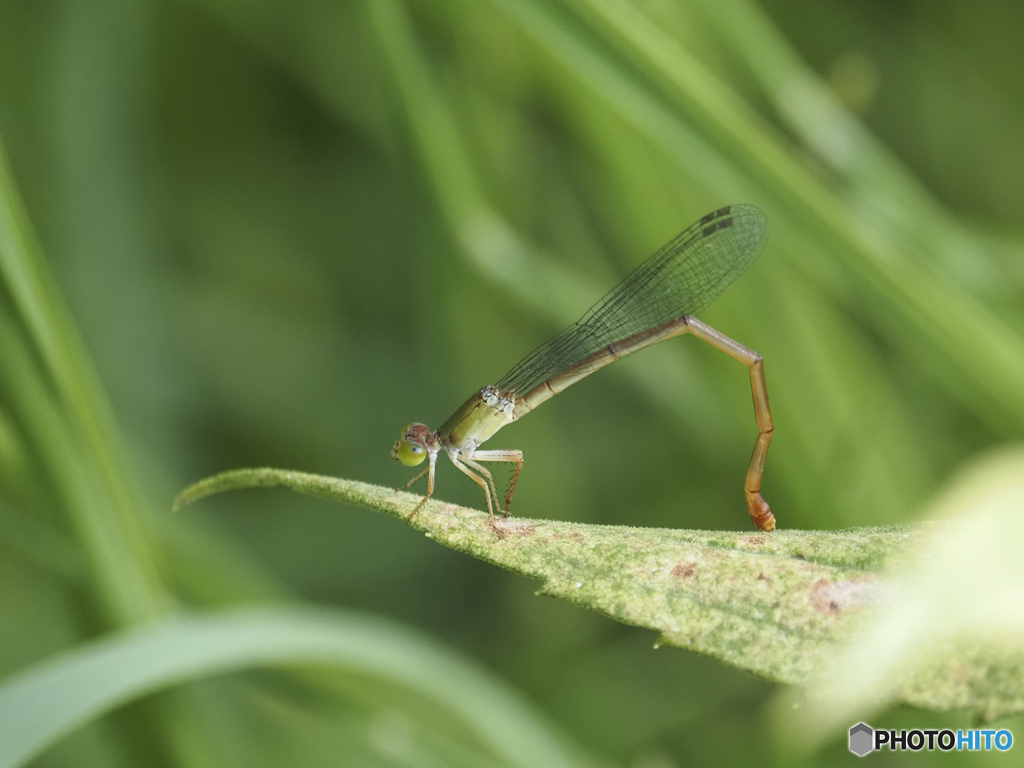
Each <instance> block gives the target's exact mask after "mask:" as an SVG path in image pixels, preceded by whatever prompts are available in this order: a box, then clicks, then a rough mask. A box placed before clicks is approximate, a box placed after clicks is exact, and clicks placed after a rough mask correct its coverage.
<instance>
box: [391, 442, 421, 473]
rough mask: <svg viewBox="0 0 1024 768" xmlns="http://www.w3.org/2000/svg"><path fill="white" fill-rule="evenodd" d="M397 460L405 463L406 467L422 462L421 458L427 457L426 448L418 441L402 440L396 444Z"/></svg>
mask: <svg viewBox="0 0 1024 768" xmlns="http://www.w3.org/2000/svg"><path fill="white" fill-rule="evenodd" d="M396 453H397V454H398V460H399V461H400V462H402V463H403V464H405V466H407V467H415V466H416V465H417V464H422V463H423V460H424V459H425V458H427V451H426V449H425V448H424V447H423V446H422V445H420V444H418V443H410V442H409V441H408V440H402V441H401V442H400V443H399V444H398V451H397V452H396Z"/></svg>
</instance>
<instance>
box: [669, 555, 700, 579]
mask: <svg viewBox="0 0 1024 768" xmlns="http://www.w3.org/2000/svg"><path fill="white" fill-rule="evenodd" d="M696 572H697V564H696V563H694V562H690V561H688V560H681V561H680V562H678V563H676V566H675V568H673V569H672V575H673V576H676V577H678V578H680V579H688V578H690V577H691V576H693V574H695V573H696Z"/></svg>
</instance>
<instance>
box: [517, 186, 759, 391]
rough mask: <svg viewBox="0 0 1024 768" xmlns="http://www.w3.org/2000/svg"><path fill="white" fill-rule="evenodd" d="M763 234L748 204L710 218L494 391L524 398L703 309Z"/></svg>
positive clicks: (753, 255) (747, 260)
mask: <svg viewBox="0 0 1024 768" xmlns="http://www.w3.org/2000/svg"><path fill="white" fill-rule="evenodd" d="M766 228H767V217H766V216H765V214H764V211H762V210H761V209H760V208H757V207H756V206H753V205H731V206H727V207H725V208H720V209H719V210H717V211H714V212H713V213H709V214H708V215H707V216H705V217H704V218H702V219H701V220H700V221H698V222H697V223H696V224H694V225H693V226H691V227H689V228H688V229H686V230H684V231H683V232H682V233H680V234H679V235H677V236H676V237H675V238H674V239H672V240H671V241H670V242H668V243H667V244H666V245H664V246H663V247H662V248H661V249H660V250H659V251H658V252H657V253H655V254H654V255H653V256H651V257H650V258H649V259H648V260H647V261H645V262H644V263H643V264H641V265H640V266H639V267H637V268H636V269H635V270H633V272H632V273H631V274H630V275H629V276H627V277H626V278H625V279H624V280H623V281H622V282H621V283H619V284H618V285H617V286H616V287H615V288H613V289H612V290H611V291H610V292H609V293H608V294H607V295H606V296H604V298H602V299H601V300H600V301H598V302H597V303H596V304H595V305H594V306H593V307H591V308H590V309H589V310H588V311H587V313H586V314H585V315H584V316H583V317H582V318H580V319H579V320H578V321H577V322H575V323H573V324H572V325H570V326H569V327H568V328H566V329H565V330H564V331H562V332H561V333H560V334H558V335H557V336H556V337H555V338H553V339H551V340H550V341H548V342H546V343H545V344H542V345H541V346H540V347H538V348H537V349H535V350H534V351H533V352H531V353H530V354H529V355H527V356H526V357H525V358H523V360H522V361H520V362H519V364H518V365H516V366H515V368H513V369H512V370H511V371H509V372H508V373H507V374H506V375H505V377H504V378H503V379H502V380H501V381H499V382H498V387H499V388H500V389H502V390H505V391H513V392H516V393H517V394H520V395H523V394H525V393H527V392H529V391H530V390H532V389H533V388H534V387H536V386H537V385H538V384H540V383H541V382H543V381H545V380H547V379H549V378H551V377H552V376H553V375H555V374H556V373H560V372H561V371H564V370H565V369H567V368H570V367H572V366H574V365H576V364H577V363H579V362H580V361H581V360H584V359H585V358H587V357H589V356H590V355H592V354H593V353H594V352H596V351H598V350H599V349H601V347H604V346H606V345H608V344H611V343H612V342H616V341H621V340H622V339H625V338H628V337H630V336H633V335H635V334H637V333H641V332H642V331H646V330H647V329H649V328H653V327H655V326H658V325H661V324H662V323H666V322H668V321H669V320H674V319H676V318H678V317H682V316H683V315H696V314H697V313H699V312H701V311H702V310H704V309H707V307H708V306H709V305H710V304H711V302H713V301H714V300H715V299H717V298H718V297H719V295H721V293H722V291H724V290H725V289H726V288H728V287H729V285H731V284H732V282H733V281H734V280H736V278H738V277H739V276H740V275H741V274H743V272H744V271H745V270H746V269H747V268H748V267H749V266H750V265H751V264H753V263H754V261H755V260H756V259H757V256H758V254H759V253H760V250H761V244H762V242H763V240H764V234H765V230H766Z"/></svg>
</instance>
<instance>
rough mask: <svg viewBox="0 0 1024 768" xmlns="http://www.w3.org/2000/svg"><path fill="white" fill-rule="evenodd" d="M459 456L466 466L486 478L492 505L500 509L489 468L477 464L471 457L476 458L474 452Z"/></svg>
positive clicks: (496, 490)
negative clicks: (492, 498)
mask: <svg viewBox="0 0 1024 768" xmlns="http://www.w3.org/2000/svg"><path fill="white" fill-rule="evenodd" d="M459 458H461V459H462V460H463V461H464V462H465V463H466V466H467V467H472V468H473V469H475V470H476V471H477V472H479V473H480V474H481V475H483V476H484V477H485V478H487V484H488V485H489V486H490V487H491V490H490V493H491V494H492V495H493V497H494V506H496V507H497V508H498V509H501V504H500V503H499V502H498V489H497V488H496V487H495V485H494V477H492V476H491V472H490V470H489V469H487V467H485V466H483V465H482V464H478V463H477V462H475V461H473V459H475V458H476V454H475V453H473V454H472V455H470V456H467V455H466V454H460V456H459ZM505 517H508V512H505Z"/></svg>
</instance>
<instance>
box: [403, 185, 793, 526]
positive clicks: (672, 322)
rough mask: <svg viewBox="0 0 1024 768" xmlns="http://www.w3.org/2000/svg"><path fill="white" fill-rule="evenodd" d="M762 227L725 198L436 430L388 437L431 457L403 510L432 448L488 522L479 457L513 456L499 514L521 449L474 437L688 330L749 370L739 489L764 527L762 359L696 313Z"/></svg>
mask: <svg viewBox="0 0 1024 768" xmlns="http://www.w3.org/2000/svg"><path fill="white" fill-rule="evenodd" d="M766 228H767V220H766V217H765V215H764V212H763V211H761V210H760V209H759V208H757V207H755V206H752V205H731V206H727V207H725V208H720V209H719V210H717V211H714V212H712V213H709V214H708V215H707V216H705V217H704V218H702V219H701V220H700V221H698V222H697V223H695V224H693V225H692V226H691V227H689V228H688V229H686V230H684V231H683V232H682V233H680V234H679V235H678V236H677V237H675V238H674V239H673V240H671V241H670V242H669V243H667V244H666V245H665V246H663V247H662V248H661V249H660V250H659V251H658V252H657V253H655V254H654V255H653V256H651V257H650V258H649V259H648V260H647V261H645V262H644V263H643V264H641V265H640V266H639V267H637V268H636V269H635V270H633V272H632V273H630V275H629V276H628V277H626V278H625V279H624V280H623V281H622V282H621V283H619V285H617V286H616V287H615V288H613V289H612V290H611V291H610V292H609V293H608V294H607V295H606V296H605V297H604V298H602V299H601V300H600V301H599V302H597V304H595V305H594V306H593V307H591V308H590V310H589V311H588V312H587V313H586V314H585V315H584V316H583V317H582V318H581V319H580V320H579V321H577V322H576V323H573V324H572V325H571V326H569V327H568V328H566V329H565V330H564V331H563V332H562V333H560V334H559V335H558V336H556V337H555V338H553V339H551V340H550V341H548V342H547V343H546V344H542V345H541V346H540V347H538V348H537V349H536V350H534V351H533V352H531V353H530V354H529V355H527V356H526V357H525V358H524V359H523V360H522V361H521V362H520V363H519V364H518V365H516V366H515V367H514V368H513V369H512V370H511V371H509V372H508V374H506V375H505V377H504V378H502V379H501V381H499V382H498V383H497V384H495V385H492V386H486V387H484V388H483V389H481V390H480V391H479V392H477V393H476V394H474V395H473V396H472V397H471V398H469V400H467V401H466V402H465V403H464V404H463V406H462V407H461V408H459V409H458V410H457V411H456V412H455V414H454V415H453V416H452V417H451V418H450V419H448V421H446V422H445V423H444V424H442V425H441V428H440V429H438V430H437V431H431V430H430V429H429V428H428V427H427V426H426V425H424V424H409V425H408V426H407V427H406V428H405V429H404V430H403V432H402V436H401V438H400V439H399V440H398V442H396V443H395V446H394V448H393V449H392V451H391V456H392V458H395V459H397V460H399V461H401V462H402V463H403V464H405V465H406V466H416V465H418V464H421V463H422V462H423V460H424V459H428V460H429V466H428V467H427V468H426V469H424V470H423V471H422V472H420V473H419V474H418V475H416V477H414V478H413V479H412V480H411V481H410V482H409V483H408V484H407V485H405V486H404V488H408V487H409V486H411V485H412V484H413V483H415V482H416V481H417V480H419V479H420V478H421V477H423V476H424V475H427V495H426V496H424V497H423V500H422V501H421V502H420V503H419V504H418V505H417V506H416V508H415V509H414V510H413V511H412V513H411V514H410V515H409V519H410V520H411V519H412V518H413V517H414V516H415V515H416V513H417V512H419V510H420V509H421V508H422V507H423V505H424V504H425V503H426V502H427V500H428V499H429V498H430V497H431V496H432V495H433V493H434V472H435V468H436V465H437V456H438V454H439V453H441V452H442V451H443V452H444V453H446V454H447V455H448V458H449V459H451V461H452V463H453V464H454V465H455V466H456V467H458V469H459V470H460V471H462V472H463V473H465V474H466V475H468V476H469V477H470V478H472V479H473V481H474V482H476V483H477V484H478V485H480V486H481V487H482V488H483V489H484V493H485V494H486V496H487V509H488V512H489V513H490V516H489V517H488V520H489V521H490V522H491V523H492V524H493V521H494V508H495V506H498V507H499V508H500V504H499V501H498V491H497V488H496V487H495V485H494V479H493V478H492V477H491V473H490V471H489V470H488V469H487V468H486V467H484V466H483V465H482V464H480V462H481V461H492V462H493V461H499V462H511V463H513V464H515V469H514V471H513V474H512V480H511V482H510V483H509V487H508V492H507V493H506V494H505V508H504V513H505V514H506V515H507V514H508V510H509V507H510V506H511V504H512V495H513V494H514V493H515V489H516V483H517V482H518V480H519V473H520V472H521V471H522V469H523V453H522V451H516V450H488V451H481V450H478V448H479V446H480V445H481V444H483V443H484V442H485V441H486V440H488V439H490V438H491V437H493V436H494V433H495V432H497V431H498V430H499V429H501V428H502V427H504V426H505V425H506V424H511V423H512V422H513V421H516V420H517V419H520V418H522V417H523V416H524V415H526V414H527V413H529V412H530V411H532V410H533V409H534V408H536V407H537V406H538V405H540V404H541V403H543V402H544V401H545V400H548V399H549V398H551V397H554V396H555V395H557V394H558V393H559V392H561V391H562V390H564V389H566V388H567V387H569V386H571V385H572V384H575V383H576V382H577V381H579V380H580V379H582V378H584V377H585V376H589V375H590V374H592V373H593V372H594V371H596V370H598V369H599V368H603V367H604V366H606V365H608V364H609V363H612V362H614V361H616V360H618V359H619V358H620V357H625V356H626V355H629V354H632V353H633V352H636V351H637V350H640V349H643V348H644V347H649V346H650V345H651V344H657V343H658V342H659V341H664V340H665V339H670V338H672V337H673V336H680V335H682V334H684V333H692V334H693V335H694V336H696V337H697V338H699V339H703V340H704V341H706V342H708V343H709V344H711V345H712V346H714V347H715V348H717V349H720V350H722V351H723V352H725V353H726V354H727V355H729V356H730V357H733V358H735V359H736V360H739V361H740V362H741V363H743V364H744V365H746V366H747V368H749V369H750V386H751V390H752V391H753V396H754V417H755V419H756V421H757V428H758V436H757V443H756V444H755V446H754V455H753V456H752V457H751V459H750V465H749V467H748V469H747V477H746V482H745V484H744V491H745V493H746V499H747V509H748V510H749V512H750V517H751V519H752V520H753V522H754V525H756V526H757V527H758V528H760V529H761V530H762V531H771V530H773V529H774V528H775V517H774V516H773V515H772V512H771V510H770V509H769V507H768V504H767V502H765V500H764V498H763V497H762V496H761V475H762V474H763V472H764V462H765V457H766V456H767V454H768V445H769V443H771V439H772V431H773V427H772V416H771V411H770V410H769V407H768V390H767V388H766V385H765V379H764V363H763V362H762V360H761V356H760V355H759V354H757V352H755V351H754V350H752V349H748V348H747V347H745V346H743V345H742V344H740V343H738V342H736V341H733V340H732V339H730V338H729V337H728V336H726V335H724V334H722V333H719V332H718V331H716V330H715V329H714V328H712V327H711V326H709V325H707V324H705V323H702V322H701V321H700V320H698V319H697V318H696V317H694V315H695V314H697V313H698V312H701V311H702V310H704V309H706V308H707V307H708V306H709V305H710V304H711V302H713V301H714V300H715V299H716V298H718V296H719V295H720V294H721V293H722V291H724V290H725V289H726V288H728V287H729V285H730V284H732V282H733V281H734V280H736V278H738V277H739V276H740V275H741V274H742V273H743V272H744V271H745V270H746V269H747V267H749V266H750V265H751V264H752V263H753V262H754V260H755V259H756V258H757V256H758V254H759V253H760V250H761V245H762V243H763V241H764V234H765V230H766Z"/></svg>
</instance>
